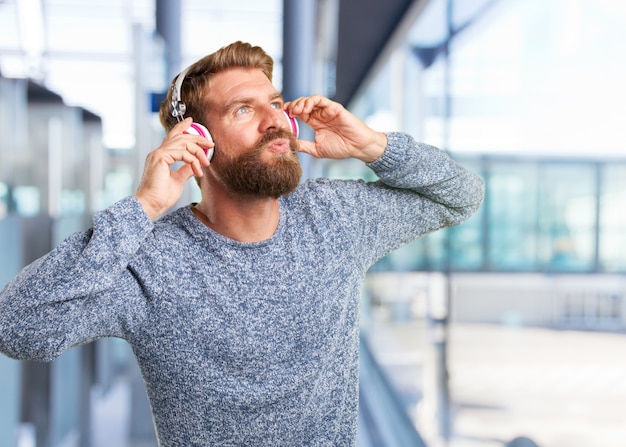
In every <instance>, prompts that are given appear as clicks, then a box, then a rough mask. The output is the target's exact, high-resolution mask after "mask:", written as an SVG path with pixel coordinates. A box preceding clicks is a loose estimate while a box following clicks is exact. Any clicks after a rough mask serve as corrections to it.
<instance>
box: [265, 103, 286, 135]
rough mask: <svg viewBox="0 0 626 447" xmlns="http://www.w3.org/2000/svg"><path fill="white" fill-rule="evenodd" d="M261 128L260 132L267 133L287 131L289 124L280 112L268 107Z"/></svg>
mask: <svg viewBox="0 0 626 447" xmlns="http://www.w3.org/2000/svg"><path fill="white" fill-rule="evenodd" d="M261 126H262V129H261V130H262V131H264V132H267V131H268V130H277V129H288V128H289V122H288V119H287V118H286V117H285V113H284V112H283V111H282V110H280V109H276V108H273V107H271V106H270V107H267V109H266V110H265V112H264V117H263V120H262V122H261Z"/></svg>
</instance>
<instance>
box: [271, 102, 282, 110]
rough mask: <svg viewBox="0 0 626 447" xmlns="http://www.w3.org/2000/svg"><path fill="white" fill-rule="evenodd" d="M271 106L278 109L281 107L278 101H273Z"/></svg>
mask: <svg viewBox="0 0 626 447" xmlns="http://www.w3.org/2000/svg"><path fill="white" fill-rule="evenodd" d="M272 108H273V109H276V110H280V109H281V108H282V104H281V103H279V102H273V103H272Z"/></svg>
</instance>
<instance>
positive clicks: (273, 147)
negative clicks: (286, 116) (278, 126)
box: [267, 138, 291, 154]
mask: <svg viewBox="0 0 626 447" xmlns="http://www.w3.org/2000/svg"><path fill="white" fill-rule="evenodd" d="M267 149H268V150H269V151H270V152H275V153H277V154H285V153H288V152H291V147H290V145H289V140H288V139H287V138H277V139H275V140H273V141H271V142H269V143H268V144H267Z"/></svg>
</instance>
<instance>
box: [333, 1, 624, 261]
mask: <svg viewBox="0 0 626 447" xmlns="http://www.w3.org/2000/svg"><path fill="white" fill-rule="evenodd" d="M624 24H626V7H624V6H620V4H619V3H615V2H609V1H600V2H596V1H591V0H577V1H573V2H571V1H563V0H550V1H547V2H546V1H543V0H529V1H525V2H514V1H512V0H500V1H488V0H470V1H467V0H466V1H444V0H440V1H432V2H429V4H428V6H427V7H426V9H425V11H424V13H423V14H422V15H421V16H420V17H419V19H418V20H417V22H416V23H415V24H414V25H413V27H412V28H411V30H410V31H409V32H408V34H407V36H406V38H405V41H404V43H403V44H402V45H401V46H399V48H398V49H396V50H395V51H394V52H393V54H391V55H390V56H389V58H388V60H387V62H386V64H385V65H384V67H383V68H382V69H380V71H379V72H378V73H377V75H376V76H374V77H373V79H372V81H371V82H370V83H369V84H368V85H366V86H365V87H363V88H362V90H361V91H360V92H359V94H358V96H357V98H356V99H355V100H354V101H353V103H352V104H350V109H351V110H353V111H354V112H355V113H356V114H357V115H359V116H361V117H362V118H363V119H364V120H366V122H368V123H369V124H370V125H371V126H372V127H375V128H377V129H380V130H398V129H400V130H405V131H407V132H409V133H411V134H412V135H414V136H415V137H416V138H418V139H419V140H421V141H425V142H427V143H430V144H433V145H435V146H438V147H440V148H442V149H443V150H446V151H448V152H450V154H451V155H452V156H453V157H456V158H457V159H459V160H461V161H462V162H463V164H465V165H467V166H468V167H470V168H471V169H473V170H474V171H475V172H478V173H480V174H481V175H482V176H483V177H484V179H485V182H486V185H487V196H486V200H485V204H484V206H483V208H482V209H481V210H480V212H479V213H478V214H477V215H476V216H473V217H472V219H471V220H470V221H468V222H467V223H465V224H463V225H462V226H460V227H457V228H453V229H451V230H449V231H443V232H437V233H434V234H432V235H429V236H427V237H426V238H424V239H422V240H420V241H417V242H416V243H414V244H412V245H410V246H408V247H406V248H404V249H402V250H399V251H398V252H396V253H393V254H392V255H390V256H389V257H388V258H386V259H385V260H383V261H382V262H381V263H379V264H378V265H377V266H376V269H378V270H393V269H400V270H447V269H451V270H453V271H496V272H508V271H512V272H515V271H520V272H626V252H624V251H621V252H620V250H619V249H618V248H617V247H620V246H623V245H624V236H622V235H623V234H626V218H625V217H623V214H622V213H620V212H619V211H618V210H619V203H623V199H624V197H625V195H626V183H625V181H624V180H623V178H624V174H625V171H624V169H625V168H624V166H625V164H624V163H626V159H625V158H624V148H623V141H624V135H623V133H624V132H623V122H626V108H624V106H623V104H626V90H624V89H623V88H621V81H620V79H623V78H624V77H626V57H623V56H621V55H623V54H626V48H625V47H626V27H625V26H623V25H624ZM343 169H344V168H342V167H337V166H334V167H331V168H330V169H329V170H328V174H329V175H331V176H332V175H341V174H340V172H342V170H343ZM350 170H351V173H353V172H352V171H353V169H350ZM362 175H365V174H364V173H363V174H362ZM446 248H449V250H450V251H449V253H450V259H448V258H447V253H448V250H446Z"/></svg>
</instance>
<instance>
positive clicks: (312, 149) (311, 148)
mask: <svg viewBox="0 0 626 447" xmlns="http://www.w3.org/2000/svg"><path fill="white" fill-rule="evenodd" d="M298 152H302V153H305V154H309V155H312V156H314V157H317V156H318V153H317V146H316V145H315V143H314V142H312V141H307V140H298Z"/></svg>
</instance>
